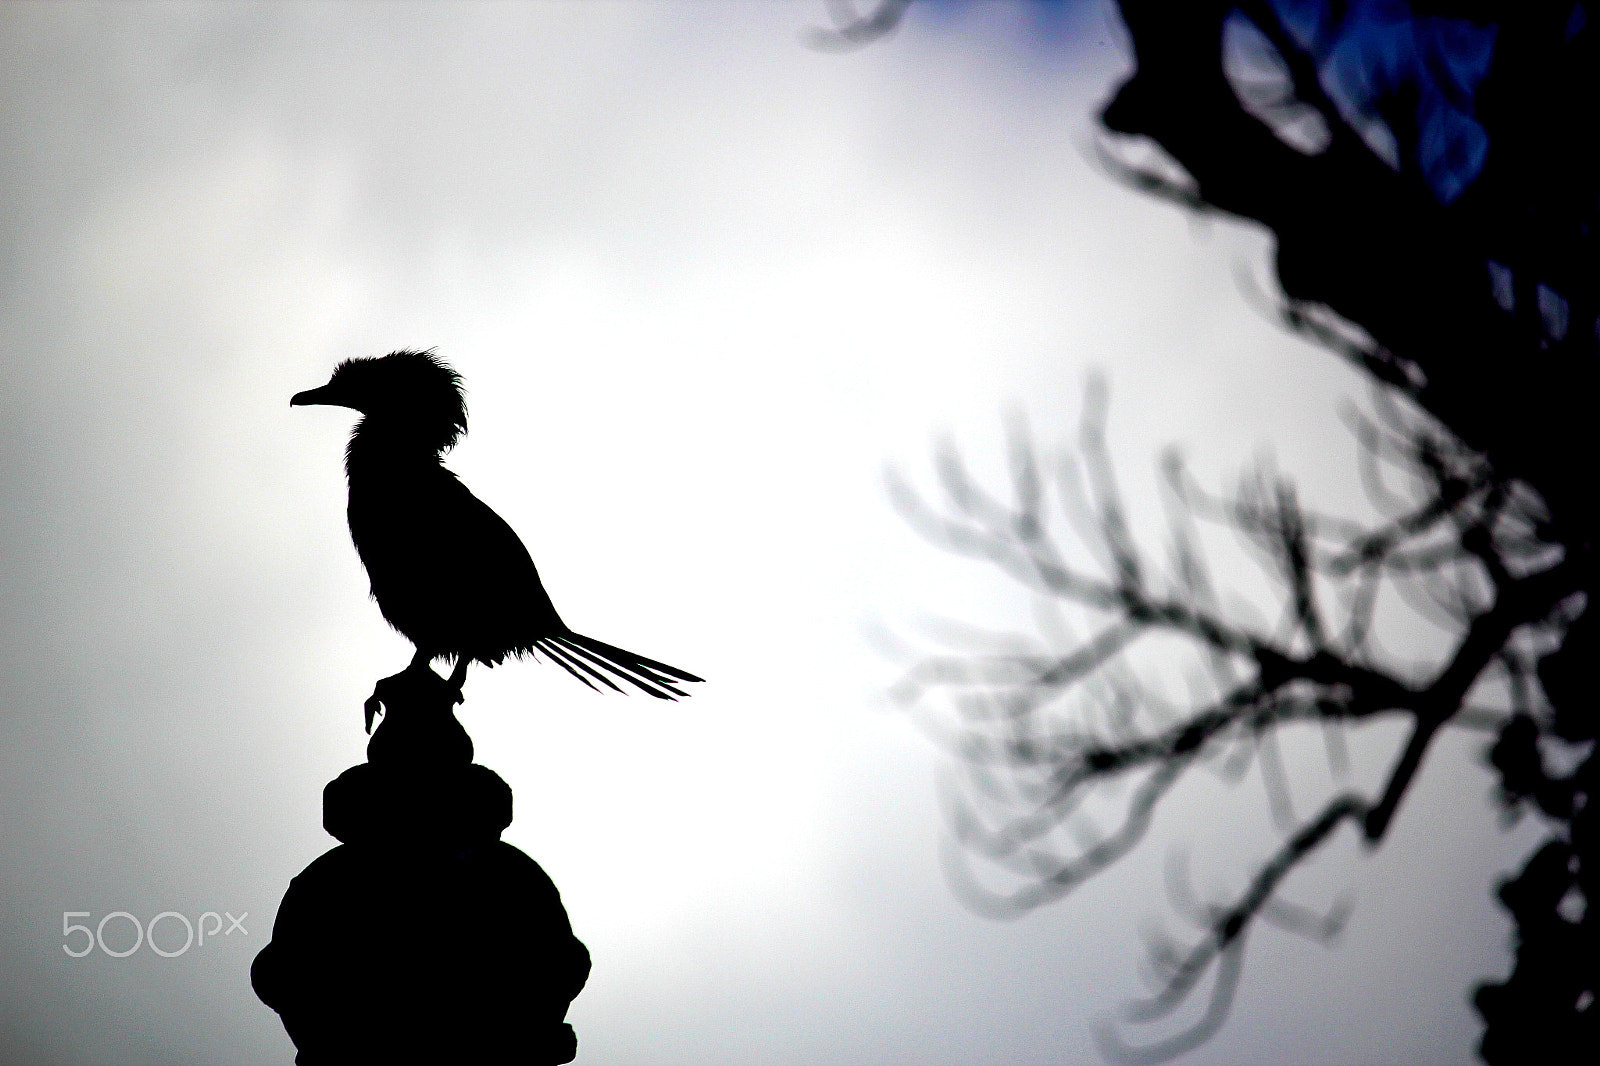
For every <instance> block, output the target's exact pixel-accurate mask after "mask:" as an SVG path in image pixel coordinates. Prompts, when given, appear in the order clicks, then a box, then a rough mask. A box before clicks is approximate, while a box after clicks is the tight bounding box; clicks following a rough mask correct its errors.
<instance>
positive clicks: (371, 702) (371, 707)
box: [361, 689, 383, 736]
mask: <svg viewBox="0 0 1600 1066" xmlns="http://www.w3.org/2000/svg"><path fill="white" fill-rule="evenodd" d="M361 711H362V713H363V715H365V717H366V720H367V735H368V736H371V735H372V720H373V718H375V717H377V716H378V715H380V714H382V713H383V700H382V699H380V698H379V696H378V690H377V689H373V690H372V695H370V696H368V697H367V702H365V703H363V704H362V705H361Z"/></svg>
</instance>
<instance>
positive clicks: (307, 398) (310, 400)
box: [289, 385, 345, 407]
mask: <svg viewBox="0 0 1600 1066" xmlns="http://www.w3.org/2000/svg"><path fill="white" fill-rule="evenodd" d="M319 403H321V404H331V405H333V406H335V407H343V406H345V404H344V402H343V401H342V400H340V399H339V398H338V397H337V396H336V395H335V394H334V391H333V386H332V385H324V386H322V388H320V389H307V390H306V391H305V392H297V393H295V394H294V395H293V396H291V397H290V398H289V406H290V407H307V406H310V405H311V404H319Z"/></svg>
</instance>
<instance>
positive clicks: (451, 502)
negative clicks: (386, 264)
mask: <svg viewBox="0 0 1600 1066" xmlns="http://www.w3.org/2000/svg"><path fill="white" fill-rule="evenodd" d="M289 403H290V405H291V406H301V405H306V404H332V405H336V406H339V407H349V408H353V409H355V410H356V411H359V412H361V414H362V416H363V417H362V419H361V420H360V421H359V422H357V423H356V427H355V430H354V431H353V432H352V433H351V434H350V443H349V445H348V446H347V447H346V448H345V461H344V466H345V476H346V479H347V480H348V482H349V486H350V504H349V509H348V512H347V513H348V517H349V521H350V537H351V539H352V540H353V541H355V546H356V553H357V554H358V555H360V556H361V562H362V565H363V566H365V567H366V570H367V576H368V577H369V578H370V579H371V581H372V596H373V598H374V599H375V600H377V601H378V609H379V611H381V612H382V613H383V617H384V618H385V619H387V620H388V622H389V624H390V625H392V626H393V627H394V628H395V629H397V630H399V631H400V633H402V634H403V635H404V636H405V637H406V639H408V640H409V641H411V643H412V644H414V645H415V646H416V649H417V651H416V655H415V656H414V657H413V658H412V660H411V665H410V666H408V667H407V668H406V670H405V671H401V673H400V674H397V675H395V677H396V678H399V677H401V676H403V675H405V674H406V673H407V671H413V670H427V669H428V664H429V663H431V662H432V661H433V660H435V659H439V658H445V657H453V658H454V659H455V667H454V670H453V671H452V672H451V675H450V684H451V685H452V686H453V687H454V689H455V691H456V692H457V693H458V696H457V698H458V699H459V692H460V688H461V683H462V682H463V681H464V680H465V678H466V671H467V664H468V663H471V662H473V661H477V662H481V663H484V664H485V665H488V666H494V665H496V664H498V663H501V662H503V661H504V660H505V659H506V658H507V657H508V656H510V657H513V658H521V657H522V656H525V655H534V656H535V657H537V656H536V654H535V653H543V654H544V656H545V657H546V658H548V659H549V660H550V661H551V662H553V663H555V664H556V665H558V666H560V667H562V668H563V669H565V670H566V671H567V673H569V674H571V675H572V676H573V677H575V678H577V679H578V680H579V681H582V682H583V683H584V684H585V685H588V686H589V687H590V688H596V684H595V683H596V682H599V683H601V684H604V685H607V686H609V687H610V688H612V689H614V690H616V691H618V692H621V691H622V689H621V688H619V687H618V685H617V683H616V682H617V681H623V682H626V683H627V684H629V685H632V686H633V687H634V688H637V689H639V690H640V691H642V692H647V693H649V694H650V695H652V696H655V697H658V698H660V699H675V698H677V697H679V696H686V695H687V693H685V692H684V691H683V690H682V689H680V688H678V687H677V684H678V683H680V682H685V681H699V680H701V679H700V678H698V677H696V676H694V675H693V674H691V673H688V672H686V671H683V670H679V669H678V668H677V667H674V666H668V665H667V664H665V663H659V662H656V661H655V660H654V659H647V658H645V657H644V656H642V655H637V654H635V653H633V652H631V651H626V650H624V649H622V648H618V647H615V646H613V645H610V644H607V643H605V642H603V641H599V640H595V639H594V638H593V637H586V636H584V635H583V634H581V633H575V632H573V630H572V629H571V628H570V627H569V626H568V625H567V624H566V623H565V622H563V621H562V620H561V616H560V615H558V614H557V613H556V609H555V605H554V604H553V603H551V602H550V595H549V593H547V592H545V589H544V584H543V583H542V582H541V581H540V580H539V572H538V570H537V569H536V568H535V567H534V565H533V559H532V557H530V556H529V554H528V549H527V548H525V547H524V546H523V544H522V541H521V540H520V539H518V537H517V535H516V533H515V532H513V530H512V529H511V527H510V526H509V525H507V524H506V521H505V519H503V518H501V517H500V516H499V515H497V514H495V513H494V511H492V510H490V508H489V506H488V505H487V504H485V503H484V502H483V501H482V500H479V499H478V498H477V497H476V496H474V495H473V494H472V493H471V492H469V491H468V490H467V487H466V486H465V485H463V484H462V483H461V482H460V480H459V479H458V478H457V477H456V476H455V474H453V473H451V472H450V471H449V470H448V469H446V468H445V465H444V453H445V452H446V451H448V450H449V449H450V448H451V447H452V446H454V445H455V443H456V441H457V440H458V439H459V438H460V437H461V435H462V434H464V433H466V431H467V405H466V398H465V397H464V395H463V394H462V389H461V376H460V375H459V374H457V373H456V372H455V371H454V370H452V369H451V368H450V367H449V366H448V365H447V364H446V363H444V362H443V361H442V360H440V359H439V358H438V357H437V356H436V355H434V353H433V352H432V351H426V352H417V351H399V352H393V353H391V354H389V355H385V356H381V357H374V358H361V359H347V360H345V361H344V362H342V363H340V364H339V365H338V366H337V367H335V368H334V371H333V377H331V378H330V379H329V380H328V383H327V384H326V385H324V386H322V387H321V388H317V389H311V390H308V391H306V392H301V393H297V394H295V396H294V397H293V399H291V400H290V401H289ZM429 672H430V673H431V671H429ZM386 680H387V679H386ZM597 691H598V690H597ZM377 702H378V696H377V694H376V693H375V694H374V697H373V699H371V700H369V701H368V703H367V726H368V729H369V730H370V729H371V725H372V715H373V713H374V711H375V706H376V704H377Z"/></svg>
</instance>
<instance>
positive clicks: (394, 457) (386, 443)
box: [344, 416, 444, 479]
mask: <svg viewBox="0 0 1600 1066" xmlns="http://www.w3.org/2000/svg"><path fill="white" fill-rule="evenodd" d="M443 461H444V460H443V457H442V456H441V455H440V454H439V449H438V448H436V447H434V446H433V445H432V444H431V443H430V442H429V440H428V439H427V438H426V436H425V435H419V434H418V433H417V432H416V431H415V428H414V427H409V426H401V425H394V424H390V423H386V422H384V421H383V420H381V419H375V418H372V417H370V416H369V417H367V418H364V419H362V420H361V421H360V422H358V423H357V424H356V428H355V432H353V433H351V434H350V443H349V445H347V446H346V447H345V450H344V472H345V476H346V477H349V478H352V479H354V478H357V477H360V476H362V475H370V474H380V473H393V472H395V471H400V470H406V469H415V468H416V467H418V466H439V465H440V464H441V463H442V462H443Z"/></svg>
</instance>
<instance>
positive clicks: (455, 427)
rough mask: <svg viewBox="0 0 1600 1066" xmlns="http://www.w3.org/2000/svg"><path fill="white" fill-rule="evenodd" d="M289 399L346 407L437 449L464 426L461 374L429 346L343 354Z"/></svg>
mask: <svg viewBox="0 0 1600 1066" xmlns="http://www.w3.org/2000/svg"><path fill="white" fill-rule="evenodd" d="M289 403H290V405H291V406H303V405H307V404H333V405H335V406H338V407H350V408H353V409H355V410H357V411H360V412H361V413H362V414H364V415H366V416H367V418H366V421H367V422H370V423H372V424H374V425H381V426H383V427H384V428H385V429H386V430H388V431H391V432H394V431H400V432H406V433H415V434H416V435H417V438H418V441H419V442H422V443H426V444H427V445H428V446H429V447H430V448H432V449H433V450H434V451H436V452H443V451H444V450H445V449H447V448H449V447H451V446H452V445H453V444H455V442H456V440H457V439H458V438H459V437H460V436H461V434H463V433H465V432H466V431H467V400H466V396H465V395H464V393H463V392H462V389H461V375H460V374H457V373H456V372H455V371H454V370H452V369H450V366H449V365H448V364H447V363H445V362H444V361H443V360H442V359H440V358H439V357H438V356H436V355H434V354H433V352H432V351H426V352H412V351H403V352H391V353H389V354H388V355H385V356H375V357H368V358H360V359H346V360H345V361H344V362H342V363H340V364H339V365H338V366H336V367H334V370H333V377H331V378H329V379H328V383H327V384H326V385H324V386H322V387H321V388H319V389H309V390H307V391H305V392H297V393H295V395H294V397H293V398H292V399H291V400H290V401H289Z"/></svg>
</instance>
